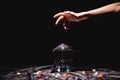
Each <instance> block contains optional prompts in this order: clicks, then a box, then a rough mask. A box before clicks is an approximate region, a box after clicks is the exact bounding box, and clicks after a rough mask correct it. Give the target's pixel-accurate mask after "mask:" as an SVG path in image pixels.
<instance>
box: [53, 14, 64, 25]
mask: <svg viewBox="0 0 120 80" xmlns="http://www.w3.org/2000/svg"><path fill="white" fill-rule="evenodd" d="M63 19H64V16H60V17H59V18H58V19H57V21H56V22H55V25H58V24H59V23H60V22H61V21H62V20H63Z"/></svg>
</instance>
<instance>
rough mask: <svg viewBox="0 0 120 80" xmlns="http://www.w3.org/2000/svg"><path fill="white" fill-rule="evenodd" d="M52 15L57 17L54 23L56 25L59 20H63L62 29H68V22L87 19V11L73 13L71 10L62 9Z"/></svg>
mask: <svg viewBox="0 0 120 80" xmlns="http://www.w3.org/2000/svg"><path fill="white" fill-rule="evenodd" d="M53 17H54V18H57V20H56V22H55V25H58V24H59V23H60V22H63V27H64V29H65V30H68V25H67V24H68V23H70V22H79V21H82V20H86V19H88V13H87V12H81V13H75V12H72V11H64V12H60V13H57V14H55V15H54V16H53Z"/></svg>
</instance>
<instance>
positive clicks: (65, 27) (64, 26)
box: [63, 22, 68, 30]
mask: <svg viewBox="0 0 120 80" xmlns="http://www.w3.org/2000/svg"><path fill="white" fill-rule="evenodd" d="M63 28H64V29H65V30H68V27H67V26H66V23H65V22H64V23H63Z"/></svg>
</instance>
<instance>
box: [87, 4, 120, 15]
mask: <svg viewBox="0 0 120 80" xmlns="http://www.w3.org/2000/svg"><path fill="white" fill-rule="evenodd" d="M109 12H120V2H117V3H112V4H109V5H106V6H103V7H100V8H97V9H93V10H90V11H87V13H88V14H90V15H99V14H104V13H109Z"/></svg>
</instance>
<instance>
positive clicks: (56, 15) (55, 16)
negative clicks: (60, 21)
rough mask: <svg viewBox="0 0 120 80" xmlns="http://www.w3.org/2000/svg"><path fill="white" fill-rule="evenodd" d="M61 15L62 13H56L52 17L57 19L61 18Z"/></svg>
mask: <svg viewBox="0 0 120 80" xmlns="http://www.w3.org/2000/svg"><path fill="white" fill-rule="evenodd" d="M63 14H64V13H62V12H60V13H57V14H55V15H54V16H53V18H57V17H59V16H63Z"/></svg>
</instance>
